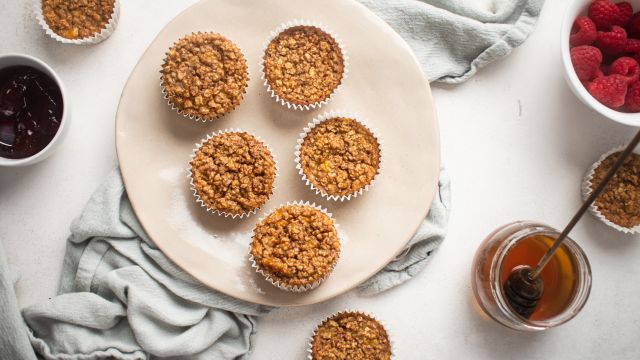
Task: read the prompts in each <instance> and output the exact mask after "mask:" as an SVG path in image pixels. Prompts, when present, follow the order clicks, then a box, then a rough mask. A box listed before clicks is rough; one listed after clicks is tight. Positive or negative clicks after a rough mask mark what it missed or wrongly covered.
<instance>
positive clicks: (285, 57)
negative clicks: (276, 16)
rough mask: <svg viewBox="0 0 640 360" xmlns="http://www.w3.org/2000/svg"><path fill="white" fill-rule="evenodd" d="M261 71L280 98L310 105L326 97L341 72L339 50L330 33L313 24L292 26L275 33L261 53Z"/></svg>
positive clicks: (342, 63)
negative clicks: (262, 54) (262, 57)
mask: <svg viewBox="0 0 640 360" xmlns="http://www.w3.org/2000/svg"><path fill="white" fill-rule="evenodd" d="M264 72H265V76H266V79H267V82H268V83H269V85H270V86H271V89H272V90H273V91H274V92H275V93H276V94H277V95H278V96H280V97H281V98H282V99H284V100H286V101H288V102H290V103H293V104H298V105H309V104H313V103H316V102H320V101H323V100H325V99H326V98H328V97H329V96H330V95H331V93H332V92H333V91H334V90H335V89H336V88H337V87H338V85H340V82H341V81H342V77H343V72H344V61H343V57H342V51H341V50H340V46H339V45H338V43H337V42H336V40H335V39H334V38H333V37H331V35H329V34H327V33H326V32H324V31H322V30H321V29H319V28H317V27H315V26H294V27H291V28H289V29H286V30H284V31H283V32H281V33H280V34H278V35H277V36H276V37H275V38H274V39H273V40H271V42H270V43H269V45H268V46H267V50H266V52H265V54H264Z"/></svg>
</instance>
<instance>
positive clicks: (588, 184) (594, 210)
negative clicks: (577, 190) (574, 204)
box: [582, 146, 640, 234]
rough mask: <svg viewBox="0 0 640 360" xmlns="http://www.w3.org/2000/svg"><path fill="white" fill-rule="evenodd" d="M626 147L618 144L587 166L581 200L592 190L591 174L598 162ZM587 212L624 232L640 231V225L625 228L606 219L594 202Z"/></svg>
mask: <svg viewBox="0 0 640 360" xmlns="http://www.w3.org/2000/svg"><path fill="white" fill-rule="evenodd" d="M625 148H626V146H619V147H617V148H615V149H612V150H609V151H608V152H606V153H604V154H603V155H602V156H600V159H598V161H596V162H595V163H594V164H593V165H591V167H590V168H589V170H587V172H586V174H585V176H584V179H583V181H582V199H583V201H586V200H587V198H588V197H589V196H590V195H591V193H592V192H593V184H592V181H593V176H594V175H595V172H596V169H597V168H598V167H599V166H600V164H601V163H602V162H603V161H604V160H605V159H606V158H608V157H609V156H611V155H612V154H615V153H617V152H621V151H624V149H625ZM634 152H635V153H637V152H636V151H634ZM589 212H590V213H591V214H592V215H593V216H595V217H596V218H598V219H599V220H600V221H602V222H603V223H605V224H607V225H609V226H610V227H612V228H614V229H616V230H618V231H620V232H623V233H625V234H637V233H640V225H636V226H634V227H632V228H627V227H624V226H620V225H618V224H616V223H614V222H612V221H611V220H609V219H607V218H606V217H605V216H604V215H603V214H602V213H601V212H600V210H598V207H597V206H596V204H595V202H594V203H593V204H591V206H589Z"/></svg>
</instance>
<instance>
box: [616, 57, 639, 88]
mask: <svg viewBox="0 0 640 360" xmlns="http://www.w3.org/2000/svg"><path fill="white" fill-rule="evenodd" d="M609 74H618V75H622V76H624V77H625V78H627V81H628V83H629V84H630V83H632V82H635V81H638V78H639V77H640V65H638V62H637V61H635V60H634V59H633V58H630V57H628V56H623V57H621V58H618V59H617V60H616V61H614V62H613V63H612V64H611V67H610V68H609Z"/></svg>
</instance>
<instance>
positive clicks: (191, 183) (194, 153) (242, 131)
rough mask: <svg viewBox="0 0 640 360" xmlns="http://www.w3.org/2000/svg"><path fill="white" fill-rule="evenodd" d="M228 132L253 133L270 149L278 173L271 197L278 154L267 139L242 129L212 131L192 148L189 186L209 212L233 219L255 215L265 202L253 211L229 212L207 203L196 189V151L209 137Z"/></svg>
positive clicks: (198, 201) (188, 169)
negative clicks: (276, 154) (194, 172)
mask: <svg viewBox="0 0 640 360" xmlns="http://www.w3.org/2000/svg"><path fill="white" fill-rule="evenodd" d="M226 133H247V134H249V135H251V136H253V137H255V138H256V139H257V140H258V141H259V142H261V143H262V144H263V145H264V146H265V147H266V148H267V149H268V150H269V152H270V153H271V157H272V158H273V162H274V165H275V168H276V174H275V178H274V179H273V186H272V188H271V194H270V195H269V198H270V197H271V196H272V195H273V193H274V191H275V190H276V182H277V180H278V173H279V171H278V160H277V159H276V156H275V154H274V152H273V150H272V149H271V147H270V146H269V144H267V142H266V141H264V140H263V139H262V138H261V137H259V136H257V135H255V134H254V133H252V132H249V131H245V130H241V129H224V130H219V131H216V132H213V133H211V134H208V135H207V137H205V138H204V139H202V140H201V141H200V142H199V143H197V144H195V148H194V149H193V150H192V153H191V157H190V160H189V166H188V167H187V173H188V174H187V176H188V178H189V186H190V189H191V191H192V192H193V196H194V197H195V198H196V202H197V203H198V204H200V206H201V207H202V208H204V209H205V210H206V211H207V212H209V213H212V214H216V215H220V216H224V217H230V218H233V219H243V218H246V217H249V216H250V215H254V214H256V212H257V211H258V210H259V209H260V208H261V207H262V206H263V205H264V204H263V205H261V206H260V207H257V208H255V209H253V210H251V211H247V212H244V213H242V214H229V213H227V212H224V211H220V210H218V209H214V208H212V207H210V206H209V205H207V204H206V203H205V202H204V200H202V198H201V197H200V195H199V194H198V190H197V189H196V186H195V184H194V181H193V173H192V171H191V161H193V158H194V157H195V156H196V152H197V151H198V149H200V147H201V146H202V145H204V144H205V143H206V142H207V141H209V139H211V138H213V137H216V136H218V135H221V134H226ZM267 200H268V199H267ZM265 203H266V202H265Z"/></svg>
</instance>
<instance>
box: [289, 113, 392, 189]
mask: <svg viewBox="0 0 640 360" xmlns="http://www.w3.org/2000/svg"><path fill="white" fill-rule="evenodd" d="M336 117H342V118H348V119H353V120H356V121H357V122H358V123H360V124H362V125H363V126H364V127H366V128H367V129H368V130H369V131H370V132H371V134H373V137H374V138H375V139H376V141H377V142H378V149H379V151H380V163H379V164H378V171H377V172H376V175H375V176H374V177H373V179H371V181H370V182H369V183H368V184H367V185H365V186H363V187H362V188H360V189H359V190H356V191H355V192H353V193H351V194H348V195H329V194H328V193H327V192H326V191H324V190H323V189H318V188H317V187H315V186H314V185H313V183H312V182H311V180H309V179H308V178H307V176H306V175H305V173H304V171H303V170H302V164H301V163H300V160H301V159H300V154H301V148H302V143H303V142H304V140H305V138H306V137H307V135H308V134H309V133H310V132H311V130H313V129H314V128H315V127H316V126H318V124H320V123H322V122H324V121H326V120H329V119H333V118H336ZM295 162H296V169H298V174H300V176H301V177H302V181H304V182H305V184H307V186H309V187H310V188H311V189H312V190H313V191H315V192H316V194H318V195H320V196H322V197H323V198H325V199H327V200H334V201H348V200H351V199H352V198H356V197H358V196H360V195H362V194H363V193H365V192H366V191H369V189H371V187H373V184H374V183H375V181H376V179H377V178H378V177H379V176H380V174H381V172H382V169H383V166H384V156H383V140H382V138H381V137H380V135H379V134H378V132H377V131H376V129H375V128H374V127H373V126H372V125H371V124H370V122H369V121H368V120H366V119H364V118H363V117H361V116H359V115H357V114H352V113H349V112H346V111H342V110H331V111H328V112H326V113H324V114H322V115H320V116H318V117H316V118H314V119H313V121H311V122H310V123H309V124H307V126H306V127H305V128H304V130H303V132H302V133H300V135H299V138H298V140H297V144H296V148H295Z"/></svg>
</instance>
